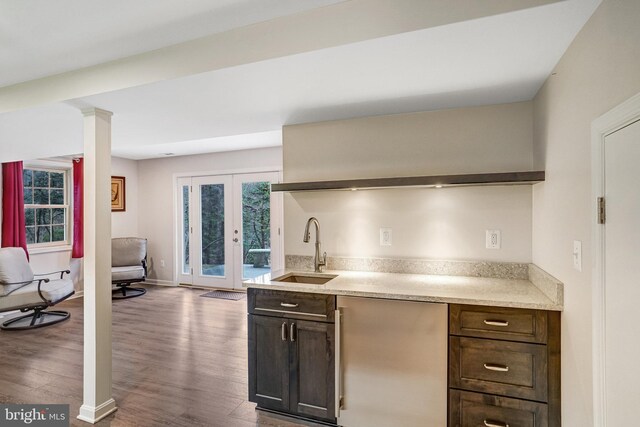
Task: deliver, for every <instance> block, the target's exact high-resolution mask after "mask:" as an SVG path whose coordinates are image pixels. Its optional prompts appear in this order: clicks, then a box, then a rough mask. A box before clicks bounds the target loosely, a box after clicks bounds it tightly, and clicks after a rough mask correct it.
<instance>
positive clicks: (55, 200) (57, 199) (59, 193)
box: [50, 190, 64, 205]
mask: <svg viewBox="0 0 640 427" xmlns="http://www.w3.org/2000/svg"><path fill="white" fill-rule="evenodd" d="M50 200H51V202H50V203H51V204H52V205H64V191H63V190H51V199H50Z"/></svg>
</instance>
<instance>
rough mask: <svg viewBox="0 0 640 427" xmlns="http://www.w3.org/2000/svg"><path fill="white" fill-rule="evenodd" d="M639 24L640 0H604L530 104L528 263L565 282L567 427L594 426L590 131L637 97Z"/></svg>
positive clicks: (565, 404) (563, 384)
mask: <svg viewBox="0 0 640 427" xmlns="http://www.w3.org/2000/svg"><path fill="white" fill-rule="evenodd" d="M639 22H640V1H637V0H605V1H604V2H603V3H602V5H601V6H600V7H599V9H598V10H597V11H596V12H595V14H594V15H593V16H592V18H591V19H590V21H589V22H588V23H587V24H586V25H585V27H584V28H583V29H582V31H581V32H580V33H579V34H578V36H577V37H576V39H575V40H574V42H573V44H572V45H571V46H570V48H569V49H568V51H567V52H566V54H565V55H564V56H563V58H562V59H561V61H560V62H559V64H558V66H557V68H556V70H555V71H556V75H553V76H551V77H550V78H549V79H548V80H547V82H546V83H545V85H544V87H543V88H542V89H541V90H540V92H539V93H538V95H537V96H536V98H535V100H534V122H535V164H536V166H540V167H544V168H545V169H546V172H547V181H546V182H545V183H544V184H539V185H537V186H536V187H534V190H533V262H534V263H535V264H537V265H539V266H540V267H541V268H543V269H544V270H546V271H548V272H549V273H551V274H552V275H554V276H555V277H557V278H558V279H559V280H561V281H562V282H564V293H565V297H564V300H565V310H564V312H563V314H562V396H563V397H562V406H563V408H562V409H563V413H562V417H563V425H564V426H567V427H585V426H591V425H593V413H592V377H591V372H592V357H591V355H592V349H591V345H592V339H591V334H592V324H591V314H592V311H591V296H592V294H591V279H592V277H591V269H592V259H591V251H592V246H591V221H592V220H593V218H594V215H595V213H594V212H592V210H591V170H590V162H591V159H590V142H591V139H590V126H591V122H592V121H593V120H594V119H596V118H597V117H599V116H600V115H602V114H603V113H605V112H607V111H609V110H610V109H611V108H613V107H614V106H616V105H618V104H620V103H621V102H623V101H624V100H626V99H628V98H629V97H631V96H632V95H634V94H636V93H638V92H640V25H638V23H639ZM573 240H581V241H582V243H583V251H582V254H583V261H582V266H583V268H582V272H578V271H576V270H574V269H573V262H572V244H573ZM630 315H631V314H630ZM628 369H635V370H637V369H638V368H637V367H635V368H634V367H632V366H630V367H628Z"/></svg>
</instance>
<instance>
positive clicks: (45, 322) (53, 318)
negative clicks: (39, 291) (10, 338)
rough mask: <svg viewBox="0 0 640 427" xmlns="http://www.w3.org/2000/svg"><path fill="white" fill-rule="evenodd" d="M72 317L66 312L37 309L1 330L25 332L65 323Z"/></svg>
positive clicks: (17, 318) (10, 322) (12, 321)
mask: <svg viewBox="0 0 640 427" xmlns="http://www.w3.org/2000/svg"><path fill="white" fill-rule="evenodd" d="M70 317H71V314H69V313H68V312H66V311H59V310H50V311H44V310H43V309H42V308H36V309H34V310H33V313H29V314H26V315H24V316H19V317H14V318H13V319H9V320H7V321H6V322H4V323H2V324H1V325H0V329H2V330H5V331H24V330H27V329H36V328H42V327H44V326H50V325H55V324H56V323H60V322H64V321H65V320H67V319H68V318H70Z"/></svg>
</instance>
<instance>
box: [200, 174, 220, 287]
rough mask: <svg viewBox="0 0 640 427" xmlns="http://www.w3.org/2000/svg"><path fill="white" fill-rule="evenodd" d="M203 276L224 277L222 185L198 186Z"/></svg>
mask: <svg viewBox="0 0 640 427" xmlns="http://www.w3.org/2000/svg"><path fill="white" fill-rule="evenodd" d="M200 206H201V212H200V215H201V216H200V217H201V218H202V220H201V221H200V222H201V224H200V232H201V239H200V241H201V242H202V246H201V248H200V252H201V254H202V271H201V272H200V273H201V274H202V275H203V276H216V277H224V275H225V274H224V273H225V272H224V268H225V266H224V255H225V254H224V219H225V218H224V184H208V185H201V186H200Z"/></svg>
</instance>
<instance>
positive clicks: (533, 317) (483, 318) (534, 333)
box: [449, 304, 547, 344]
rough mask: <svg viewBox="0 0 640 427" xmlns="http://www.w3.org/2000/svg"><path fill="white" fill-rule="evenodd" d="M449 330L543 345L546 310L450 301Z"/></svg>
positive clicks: (453, 333)
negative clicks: (463, 303) (485, 305)
mask: <svg viewBox="0 0 640 427" xmlns="http://www.w3.org/2000/svg"><path fill="white" fill-rule="evenodd" d="M449 330H450V333H451V334H452V335H462V336H467V337H480V338H493V339H501V340H509V341H521V342H535V343H541V344H544V343H546V342H547V312H546V311H542V310H525V309H519V308H501V307H483V306H472V305H456V304H452V305H451V306H450V307H449Z"/></svg>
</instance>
